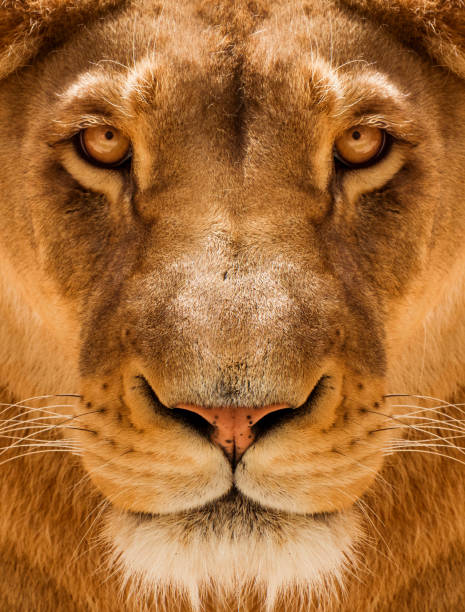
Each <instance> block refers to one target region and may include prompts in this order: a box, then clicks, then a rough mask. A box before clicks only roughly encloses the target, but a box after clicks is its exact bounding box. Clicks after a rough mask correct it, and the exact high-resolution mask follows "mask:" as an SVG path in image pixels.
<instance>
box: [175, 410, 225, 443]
mask: <svg viewBox="0 0 465 612" xmlns="http://www.w3.org/2000/svg"><path fill="white" fill-rule="evenodd" d="M169 412H170V415H172V416H173V417H174V418H175V419H177V420H178V421H181V422H182V423H184V424H185V425H189V426H190V427H192V429H195V430H196V431H198V432H199V433H200V434H202V435H203V436H206V437H207V438H211V436H212V435H213V432H214V431H215V426H214V425H212V424H210V423H209V422H208V421H207V420H206V419H205V418H204V417H203V416H201V415H200V414H197V413H196V412H192V411H191V410H185V409H184V408H170V409H169Z"/></svg>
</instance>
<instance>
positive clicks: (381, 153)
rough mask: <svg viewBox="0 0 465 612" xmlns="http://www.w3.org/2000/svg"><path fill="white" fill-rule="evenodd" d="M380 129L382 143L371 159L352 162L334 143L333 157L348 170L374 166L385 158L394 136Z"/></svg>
mask: <svg viewBox="0 0 465 612" xmlns="http://www.w3.org/2000/svg"><path fill="white" fill-rule="evenodd" d="M379 129H381V132H382V134H383V140H382V142H381V144H380V147H379V149H378V151H377V152H376V153H375V155H373V157H372V158H371V159H368V160H367V161H366V162H362V163H361V164H352V163H351V162H348V161H346V160H345V159H344V158H343V157H342V156H341V155H340V154H339V153H338V151H337V149H336V145H334V147H333V157H334V160H335V161H336V163H337V164H338V165H339V166H342V167H343V168H345V169H348V170H358V169H359V168H370V167H371V166H374V165H375V164H377V163H378V162H380V161H381V160H382V159H384V158H385V157H386V156H387V154H388V153H389V152H390V150H391V148H392V143H393V137H392V136H391V134H389V132H386V130H383V129H382V128H379Z"/></svg>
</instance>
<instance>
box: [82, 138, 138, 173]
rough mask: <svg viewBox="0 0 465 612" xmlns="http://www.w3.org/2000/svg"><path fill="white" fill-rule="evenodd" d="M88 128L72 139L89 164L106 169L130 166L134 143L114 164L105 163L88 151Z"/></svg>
mask: <svg viewBox="0 0 465 612" xmlns="http://www.w3.org/2000/svg"><path fill="white" fill-rule="evenodd" d="M86 129H87V128H83V129H82V130H80V131H79V132H78V133H77V134H75V135H74V136H73V139H72V140H73V144H74V148H75V150H76V152H77V154H78V155H79V156H80V157H81V158H82V159H83V160H84V161H86V162H88V163H89V164H91V165H92V166H95V167H97V168H103V169H104V170H114V169H121V168H123V167H124V168H126V167H128V166H130V164H131V159H132V154H133V151H132V145H129V149H128V152H127V153H126V155H125V156H124V157H123V158H122V159H121V160H119V161H117V162H114V163H112V164H105V163H104V162H101V161H99V160H98V159H95V157H92V156H91V155H90V154H89V152H88V151H87V148H86V144H85V142H84V132H85V131H86Z"/></svg>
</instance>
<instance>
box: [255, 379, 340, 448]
mask: <svg viewBox="0 0 465 612" xmlns="http://www.w3.org/2000/svg"><path fill="white" fill-rule="evenodd" d="M330 384H331V377H330V376H327V375H324V376H322V377H321V378H320V379H319V380H318V382H317V384H316V385H315V386H314V387H313V390H312V392H311V393H310V395H309V396H308V398H307V399H306V401H305V402H304V403H303V404H302V405H301V406H299V407H298V408H284V409H283V410H279V411H277V412H271V413H269V414H267V415H265V416H264V417H263V418H261V419H260V420H259V421H258V422H257V423H256V424H255V425H254V426H253V427H252V431H253V433H254V437H255V440H258V439H259V438H261V437H263V435H265V434H266V433H268V432H269V431H271V430H272V429H275V428H276V427H279V426H280V425H283V424H284V423H288V422H289V421H291V420H292V419H295V418H297V417H299V416H303V415H307V414H309V413H310V412H312V411H313V410H314V408H315V406H316V405H317V403H318V401H319V400H320V399H321V397H322V396H323V395H324V394H325V393H326V389H327V388H328V386H330Z"/></svg>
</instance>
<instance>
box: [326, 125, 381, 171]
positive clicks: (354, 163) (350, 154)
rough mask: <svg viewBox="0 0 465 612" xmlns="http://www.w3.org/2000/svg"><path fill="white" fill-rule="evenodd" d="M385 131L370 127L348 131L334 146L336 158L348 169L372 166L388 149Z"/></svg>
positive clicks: (353, 128)
mask: <svg viewBox="0 0 465 612" xmlns="http://www.w3.org/2000/svg"><path fill="white" fill-rule="evenodd" d="M387 143H388V138H387V134H386V132H385V131H384V130H382V129H380V128H377V127H371V126H369V125H357V126H355V127H351V128H350V129H348V130H346V131H345V132H344V133H343V134H341V136H339V138H338V139H337V140H336V142H335V144H334V156H335V158H336V159H337V160H338V161H339V162H341V163H342V164H343V165H344V166H346V167H347V168H363V167H367V166H371V165H372V164H374V163H376V162H377V161H379V160H380V159H381V157H382V156H383V154H384V153H385V151H386V149H387Z"/></svg>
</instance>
